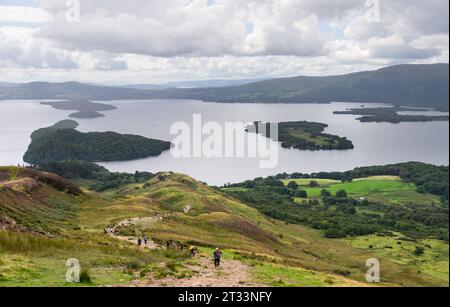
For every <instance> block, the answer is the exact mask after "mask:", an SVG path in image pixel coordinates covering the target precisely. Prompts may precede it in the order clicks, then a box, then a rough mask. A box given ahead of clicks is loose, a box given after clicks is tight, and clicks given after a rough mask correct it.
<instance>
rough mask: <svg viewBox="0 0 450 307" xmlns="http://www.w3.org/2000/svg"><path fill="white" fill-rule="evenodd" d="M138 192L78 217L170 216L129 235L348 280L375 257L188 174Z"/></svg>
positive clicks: (407, 273)
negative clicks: (245, 202) (272, 215)
mask: <svg viewBox="0 0 450 307" xmlns="http://www.w3.org/2000/svg"><path fill="white" fill-rule="evenodd" d="M138 188H139V189H138V190H136V186H127V187H124V188H123V189H122V190H119V191H116V195H112V194H111V193H110V192H109V193H108V194H106V195H107V196H108V197H110V198H116V199H115V201H116V202H115V203H105V206H104V207H96V208H95V209H94V210H93V208H88V207H87V208H86V210H85V213H84V214H82V217H83V218H82V219H83V220H84V221H85V223H86V224H89V225H92V224H93V223H95V221H96V218H95V217H96V216H106V215H105V212H108V216H110V217H111V218H110V219H106V218H105V220H103V221H102V224H101V225H105V224H107V223H115V222H118V221H120V220H121V219H125V218H129V217H135V216H149V215H154V214H160V215H169V217H168V218H166V219H164V220H163V221H159V222H156V223H153V224H152V225H150V226H149V227H147V228H145V227H144V228H140V229H132V230H131V234H132V233H133V232H134V231H136V232H137V233H138V234H141V233H144V234H149V236H150V237H152V238H153V239H156V240H178V241H182V242H193V243H195V244H197V245H199V246H210V247H213V246H217V245H219V246H221V247H223V248H225V249H236V248H237V247H238V249H239V250H240V251H241V252H244V253H246V254H250V255H252V254H253V255H264V257H269V259H277V261H276V263H275V267H276V266H279V265H285V266H286V265H287V266H289V267H299V268H303V269H309V270H312V271H320V272H322V273H323V274H325V275H328V276H334V277H336V272H342V271H348V272H349V273H350V278H353V279H355V280H358V281H363V280H364V276H365V275H364V274H365V272H366V268H365V262H366V260H367V259H369V258H371V257H373V252H372V251H364V250H361V249H357V248H353V247H351V246H349V245H348V244H345V242H341V241H337V240H329V239H326V238H323V236H321V234H320V233H319V232H316V231H314V230H311V229H308V228H305V227H302V226H298V225H287V224H286V223H284V222H280V221H275V220H271V219H268V218H266V217H265V216H263V215H261V214H260V213H259V212H258V211H256V210H254V209H252V208H249V207H247V206H245V205H242V204H240V203H238V202H236V201H234V200H232V199H229V198H226V197H225V196H224V195H222V194H221V193H220V192H217V191H215V190H212V189H210V188H208V187H206V186H204V185H202V184H200V183H199V182H196V181H194V180H193V179H191V178H189V177H187V176H183V175H178V174H174V175H171V174H166V175H164V176H163V178H160V180H158V179H155V180H153V181H152V184H151V185H150V187H148V188H142V186H138ZM186 206H191V207H192V209H191V211H190V212H189V214H184V213H183V208H185V207H186ZM101 225H99V227H100V226H101ZM255 257H256V258H258V257H257V256H253V258H255ZM250 258H252V257H250ZM263 263H264V261H263ZM384 265H385V267H386V268H389V270H386V275H385V281H386V282H387V283H393V284H401V283H404V284H408V285H430V284H433V282H430V281H423V280H422V279H421V277H420V276H419V275H417V274H415V272H413V271H412V270H410V267H408V266H406V265H399V264H396V263H392V262H390V261H385V263H384ZM273 266H274V264H270V266H269V267H266V266H263V268H262V270H263V271H267V270H269V271H271V272H272V273H273V272H274V271H275V273H274V274H275V275H274V276H276V274H277V273H276V270H275V269H273ZM256 267H258V266H256ZM259 276H260V277H261V275H259ZM319 279H320V278H319ZM324 280H326V278H324V279H322V281H324ZM293 284H294V285H295V284H297V283H293ZM322 285H327V284H326V283H322Z"/></svg>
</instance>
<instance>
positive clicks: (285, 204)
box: [222, 163, 449, 242]
mask: <svg viewBox="0 0 450 307" xmlns="http://www.w3.org/2000/svg"><path fill="white" fill-rule="evenodd" d="M381 175H392V176H400V177H401V179H402V181H404V182H410V183H414V184H415V186H416V189H417V193H429V194H433V195H436V196H440V199H441V201H440V202H438V203H433V204H432V205H429V204H422V203H420V202H408V203H404V204H402V205H392V204H388V203H383V202H376V201H370V200H368V199H366V198H353V197H351V196H349V195H348V193H347V191H345V190H339V191H337V192H336V193H335V194H332V193H331V192H330V191H329V190H327V189H326V188H324V189H323V190H322V192H321V195H320V197H315V198H310V197H308V194H307V192H306V190H304V189H301V187H299V186H298V184H296V183H295V182H294V181H292V182H290V183H289V184H287V185H286V184H284V183H283V182H282V181H281V180H286V179H295V178H303V179H311V183H310V184H311V185H317V184H318V183H317V181H315V180H314V179H317V178H321V179H333V180H341V181H345V182H352V181H353V180H355V179H356V178H363V177H368V176H381ZM288 181H289V180H288ZM222 191H223V192H224V193H227V194H229V195H231V196H233V197H235V198H237V199H239V200H240V201H242V202H244V203H246V204H248V205H250V206H252V207H254V208H256V209H258V210H259V211H261V212H262V213H264V214H265V215H267V216H270V217H272V218H275V219H279V220H283V221H285V222H287V223H292V224H301V225H307V226H309V227H312V228H314V229H317V230H320V231H323V234H324V236H326V237H328V238H344V237H347V236H360V235H369V234H380V233H381V234H387V235H389V233H392V232H398V233H402V234H404V235H405V236H407V237H405V239H406V240H409V239H413V240H416V239H423V238H435V239H439V240H444V241H447V242H448V232H449V229H448V227H449V210H448V167H437V166H433V165H427V164H421V163H406V164H398V165H390V166H378V167H367V168H359V169H355V170H353V171H350V172H345V173H317V174H311V175H306V174H291V175H287V174H282V175H278V176H274V177H268V178H257V179H255V180H251V181H246V182H244V183H241V184H234V185H229V186H226V187H224V188H222ZM298 199H300V200H301V201H298Z"/></svg>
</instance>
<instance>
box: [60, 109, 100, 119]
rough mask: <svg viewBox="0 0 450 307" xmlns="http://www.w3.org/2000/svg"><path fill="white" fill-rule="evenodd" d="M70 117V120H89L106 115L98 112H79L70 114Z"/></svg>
mask: <svg viewBox="0 0 450 307" xmlns="http://www.w3.org/2000/svg"><path fill="white" fill-rule="evenodd" d="M69 117H70V118H80V119H81V118H84V119H89V118H99V117H105V115H104V114H102V113H100V112H97V111H79V112H75V113H72V114H70V115H69Z"/></svg>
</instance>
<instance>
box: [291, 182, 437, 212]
mask: <svg viewBox="0 0 450 307" xmlns="http://www.w3.org/2000/svg"><path fill="white" fill-rule="evenodd" d="M312 180H314V181H316V182H317V183H319V186H318V187H313V188H312V187H310V186H309V184H310V182H311V181H312ZM291 181H294V182H296V183H297V184H298V185H299V186H300V189H302V190H305V191H306V192H307V193H308V197H309V198H319V197H320V194H321V192H322V190H324V189H325V190H328V191H330V192H331V193H332V194H336V192H338V191H339V190H345V191H346V192H347V193H348V195H349V196H350V197H353V198H367V199H368V200H370V201H376V202H381V203H386V204H393V205H402V204H409V203H418V204H426V205H431V204H433V203H439V201H440V199H439V197H437V196H433V195H430V194H421V193H418V192H417V188H416V186H415V185H414V184H413V183H404V182H402V181H400V178H399V177H395V176H377V177H367V178H361V179H356V180H354V181H353V182H346V183H342V182H340V181H336V180H329V179H295V180H290V179H287V180H283V182H284V183H285V184H286V185H287V184H288V183H289V182H291Z"/></svg>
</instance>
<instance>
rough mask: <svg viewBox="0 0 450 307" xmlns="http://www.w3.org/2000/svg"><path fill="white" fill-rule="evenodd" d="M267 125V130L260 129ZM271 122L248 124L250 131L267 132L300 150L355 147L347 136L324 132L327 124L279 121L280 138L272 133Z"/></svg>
mask: <svg viewBox="0 0 450 307" xmlns="http://www.w3.org/2000/svg"><path fill="white" fill-rule="evenodd" d="M264 125H265V126H266V129H265V130H266V131H265V132H264V131H260V130H262V129H260V128H261V127H264ZM270 125H271V124H270V123H262V122H254V123H253V124H252V125H250V126H247V128H246V131H247V132H249V133H258V134H265V136H266V137H268V138H272V139H274V140H276V141H279V142H280V143H281V146H282V147H283V148H294V149H299V150H349V149H353V148H354V145H353V143H352V141H350V140H348V139H347V138H346V137H340V136H336V135H331V134H326V133H324V131H325V129H326V128H327V127H328V125H327V124H322V123H314V122H307V121H299V122H284V123H278V138H275V137H272V136H271V135H270Z"/></svg>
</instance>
